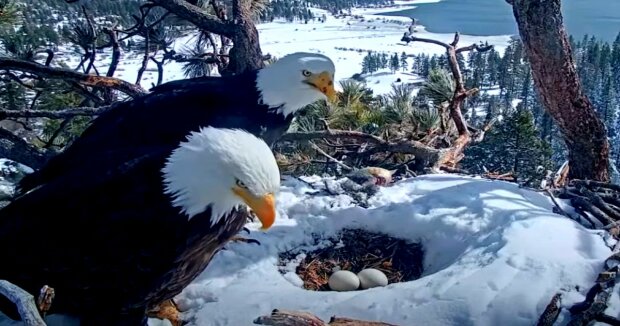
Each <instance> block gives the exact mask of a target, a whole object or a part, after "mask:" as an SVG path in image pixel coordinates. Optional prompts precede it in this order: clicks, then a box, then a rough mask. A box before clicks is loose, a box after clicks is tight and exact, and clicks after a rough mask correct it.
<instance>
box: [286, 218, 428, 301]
mask: <svg viewBox="0 0 620 326" xmlns="http://www.w3.org/2000/svg"><path fill="white" fill-rule="evenodd" d="M317 240H319V239H317ZM330 240H331V242H332V244H331V245H329V246H327V247H325V248H321V249H318V250H315V251H312V252H308V253H306V257H305V258H304V259H303V260H302V261H301V262H300V263H299V265H298V266H297V269H296V273H297V275H299V277H300V278H301V279H302V280H303V287H304V288H305V289H307V290H313V291H330V288H329V285H328V284H327V281H328V280H329V277H330V276H331V274H332V273H333V272H335V271H337V270H339V269H340V270H348V271H351V272H353V273H356V274H357V273H358V272H360V271H361V270H363V269H365V268H375V269H378V270H380V271H382V272H383V273H385V275H386V276H387V278H388V283H397V282H407V281H412V280H415V279H418V278H420V276H421V275H422V271H423V269H422V266H423V265H422V264H423V259H424V251H423V249H422V245H421V244H419V243H410V242H407V241H405V240H403V239H397V238H393V237H390V236H387V235H384V234H380V233H374V232H369V231H365V230H359V229H345V230H343V231H342V232H340V233H339V234H338V235H337V236H336V237H334V238H331V239H330ZM299 254H300V252H298V251H297V252H290V251H289V252H284V253H282V254H281V255H280V265H281V266H285V265H286V264H287V263H288V262H290V261H292V260H294V259H295V257H296V256H297V255H299Z"/></svg>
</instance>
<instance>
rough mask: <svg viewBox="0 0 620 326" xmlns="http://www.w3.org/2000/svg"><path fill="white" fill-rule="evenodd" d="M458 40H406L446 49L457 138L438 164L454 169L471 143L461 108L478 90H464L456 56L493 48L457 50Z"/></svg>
mask: <svg viewBox="0 0 620 326" xmlns="http://www.w3.org/2000/svg"><path fill="white" fill-rule="evenodd" d="M459 39H460V35H459V33H458V32H457V33H455V34H454V39H453V41H452V43H450V44H447V43H444V42H441V41H437V40H433V39H427V38H419V37H415V36H409V37H408V40H409V41H411V42H424V43H431V44H436V45H439V46H442V47H444V48H445V49H446V55H447V57H448V63H449V66H450V70H451V71H452V77H453V79H454V82H455V89H454V95H453V96H452V99H451V100H450V103H449V104H448V112H449V114H450V118H451V119H452V121H453V122H454V125H455V126H456V130H457V131H458V134H459V136H458V138H457V139H456V141H455V142H454V143H453V144H452V146H451V148H450V149H449V150H448V152H447V153H446V155H444V156H443V157H442V158H441V160H440V161H439V164H440V165H445V166H450V167H456V165H457V163H458V162H459V161H461V160H462V159H463V157H464V155H463V152H464V151H465V148H466V147H467V145H469V143H470V142H471V135H470V133H469V130H468V127H467V123H466V122H465V119H464V118H463V114H462V113H461V106H462V104H463V102H464V101H465V99H466V98H467V97H469V96H472V95H474V94H476V93H477V92H478V89H475V88H474V89H469V90H468V89H466V88H465V84H464V82H463V75H462V74H461V69H460V67H459V64H458V60H457V58H456V54H457V53H462V52H467V51H473V50H476V51H479V52H484V51H489V50H490V49H492V48H493V47H492V46H481V45H478V44H472V45H470V46H466V47H461V48H457V47H456V46H457V44H458V42H459ZM488 128H490V124H489V125H488V127H487V129H488ZM483 135H484V134H483V133H481V134H480V135H477V136H478V137H476V138H479V139H481V137H483Z"/></svg>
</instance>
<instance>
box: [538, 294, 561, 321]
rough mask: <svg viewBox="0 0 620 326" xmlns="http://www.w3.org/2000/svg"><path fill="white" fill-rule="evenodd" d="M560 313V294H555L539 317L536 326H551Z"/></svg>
mask: <svg viewBox="0 0 620 326" xmlns="http://www.w3.org/2000/svg"><path fill="white" fill-rule="evenodd" d="M560 311H562V294H560V293H556V294H555V295H554V296H553V298H551V301H550V302H549V304H548V305H547V307H546V308H545V310H544V311H543V313H542V314H541V315H540V318H539V319H538V323H537V324H536V326H553V324H554V323H555V321H556V320H557V319H558V316H559V315H560Z"/></svg>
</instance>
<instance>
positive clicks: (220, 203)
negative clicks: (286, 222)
mask: <svg viewBox="0 0 620 326" xmlns="http://www.w3.org/2000/svg"><path fill="white" fill-rule="evenodd" d="M162 172H163V174H164V184H165V192H166V193H167V194H170V195H171V196H172V198H173V199H172V205H173V206H175V207H179V208H181V211H182V213H184V214H186V215H187V216H188V218H189V219H191V218H192V217H193V216H195V215H196V214H200V213H203V212H204V211H205V210H206V209H207V208H208V207H211V224H212V225H214V224H216V223H217V222H219V221H220V220H221V219H222V218H223V217H224V216H226V215H227V214H228V213H230V212H231V211H232V210H233V209H234V208H237V207H242V206H244V205H247V206H249V207H250V209H252V210H253V211H254V213H255V214H256V215H257V216H258V218H259V219H260V221H261V223H262V229H268V228H269V227H271V225H272V224H273V223H274V221H275V216H276V208H275V198H274V197H275V195H276V194H277V193H278V191H279V189H280V170H279V169H278V165H277V163H276V159H275V157H274V156H273V153H272V152H271V149H270V148H269V146H267V144H266V143H265V142H264V141H263V140H262V139H260V138H258V137H256V136H254V135H252V134H250V133H248V132H246V131H243V130H240V129H221V128H213V127H206V128H201V129H200V131H198V132H192V133H191V134H190V135H189V136H188V137H187V141H184V142H181V144H180V146H179V147H178V148H177V149H175V150H174V151H173V152H172V154H171V155H170V157H169V158H168V160H167V162H166V165H165V166H164V168H163V169H162Z"/></svg>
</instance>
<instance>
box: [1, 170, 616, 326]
mask: <svg viewBox="0 0 620 326" xmlns="http://www.w3.org/2000/svg"><path fill="white" fill-rule="evenodd" d="M327 179H332V178H327ZM305 180H306V181H307V182H309V183H311V184H314V185H316V186H315V187H318V186H319V185H321V184H323V183H324V181H325V180H326V179H323V178H320V177H317V176H313V177H306V178H305ZM314 192H316V189H313V188H311V187H310V186H309V185H308V184H307V183H304V182H301V181H299V180H297V179H293V178H287V179H286V180H284V181H283V183H282V187H281V192H280V193H279V194H278V195H277V205H278V216H277V219H276V223H275V224H274V226H273V227H272V228H271V229H270V230H268V231H266V232H260V231H258V227H259V225H258V223H249V224H248V227H249V229H250V230H252V233H251V237H252V238H255V239H257V240H259V241H260V242H261V244H262V245H260V246H257V245H254V244H244V243H231V244H229V245H227V249H228V250H224V251H221V252H219V253H218V254H217V255H216V256H215V258H214V259H213V261H212V262H211V264H210V265H209V266H208V267H207V269H206V270H205V271H204V272H203V273H202V274H201V275H200V276H199V277H198V278H197V279H196V280H194V282H193V283H192V284H190V285H189V286H188V287H187V288H186V289H184V291H183V292H182V293H181V294H180V295H179V296H178V297H177V298H176V300H177V302H178V304H179V306H181V307H182V308H183V309H188V310H187V312H186V317H189V318H190V319H191V322H190V324H189V325H251V324H252V321H253V320H254V319H255V318H256V317H258V316H260V315H266V314H269V313H270V311H271V310H273V309H274V308H278V309H290V310H304V311H309V312H312V313H314V314H316V315H318V316H319V317H320V318H323V319H325V320H328V319H329V317H330V316H332V315H338V316H346V317H351V318H359V319H367V320H381V321H384V322H389V323H394V324H398V325H414V324H415V325H417V324H424V325H502V324H507V323H509V324H510V325H532V324H533V323H535V322H536V320H537V319H538V316H539V315H540V313H541V312H542V311H543V309H544V308H545V306H546V304H547V303H548V302H549V300H550V299H551V297H552V296H553V295H554V294H555V293H556V292H558V291H559V292H562V293H563V301H562V304H563V305H564V307H569V306H570V305H572V304H574V303H576V302H579V301H581V300H583V299H584V294H585V291H587V289H588V288H589V287H590V286H591V285H593V284H594V281H595V279H596V276H597V274H598V273H599V272H601V271H602V270H603V262H604V260H605V259H606V258H607V257H608V256H609V255H610V254H611V250H610V249H609V248H608V247H607V245H606V243H605V240H604V239H603V236H602V235H601V234H600V233H599V232H597V231H592V230H588V229H585V228H584V227H582V226H581V225H579V224H578V223H576V222H574V221H573V220H570V219H568V218H565V217H563V216H560V215H557V214H554V213H552V206H553V204H552V202H551V201H550V200H549V199H548V198H547V197H545V196H544V195H542V194H540V193H538V192H535V191H532V190H528V189H524V188H519V186H518V185H516V184H512V183H508V182H503V181H491V180H486V179H481V178H474V177H467V176H458V175H447V174H436V175H424V176H419V177H416V178H412V179H406V180H401V181H398V182H396V183H395V184H393V185H391V186H390V187H384V188H381V190H380V191H379V192H378V193H377V194H376V195H375V196H373V197H372V198H371V199H370V200H369V203H370V207H369V208H367V209H364V208H361V207H359V206H356V205H355V204H354V203H353V201H352V199H351V197H349V196H348V195H338V196H321V195H315V194H312V193H314ZM344 228H363V229H366V230H370V231H374V232H381V233H385V234H388V235H391V236H393V237H398V238H403V239H407V240H410V241H416V242H417V241H419V242H421V243H422V244H423V246H424V250H425V258H424V274H423V276H422V277H421V278H419V279H417V280H414V281H409V282H402V283H395V284H389V285H388V286H386V287H383V288H373V289H369V290H360V291H353V292H331V291H328V292H314V291H309V290H305V289H303V288H301V284H302V283H301V280H300V279H299V277H298V276H297V275H296V274H295V273H294V271H295V267H296V263H290V264H289V265H288V266H287V267H286V270H287V271H288V272H287V273H286V274H285V275H283V274H281V273H280V271H279V267H278V255H279V254H280V253H282V252H285V251H288V250H291V249H296V250H301V251H303V252H307V251H311V250H313V249H316V248H318V247H320V246H325V245H327V244H328V243H326V242H325V241H323V242H320V243H319V244H318V245H317V244H316V243H315V241H314V239H315V237H317V236H318V237H320V238H322V239H327V238H329V237H332V236H334V235H336V234H337V233H338V232H339V231H341V230H342V229H344ZM612 300H613V302H616V301H618V302H620V299H619V298H618V297H617V294H615V296H614V298H612ZM611 309H616V308H611ZM565 317H566V316H564V315H562V316H561V317H560V318H561V320H562V319H565ZM50 318H51V316H50ZM54 318H55V319H56V320H59V318H58V316H54ZM60 320H63V319H60ZM62 324H63V325H68V324H71V323H68V322H67V321H66V320H63V322H62ZM149 324H150V325H151V326H156V325H167V324H168V322H167V321H164V322H162V321H160V320H157V319H151V320H149ZM2 325H3V326H4V325H18V323H4V324H2ZM52 325H54V323H51V322H50V326H52Z"/></svg>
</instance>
